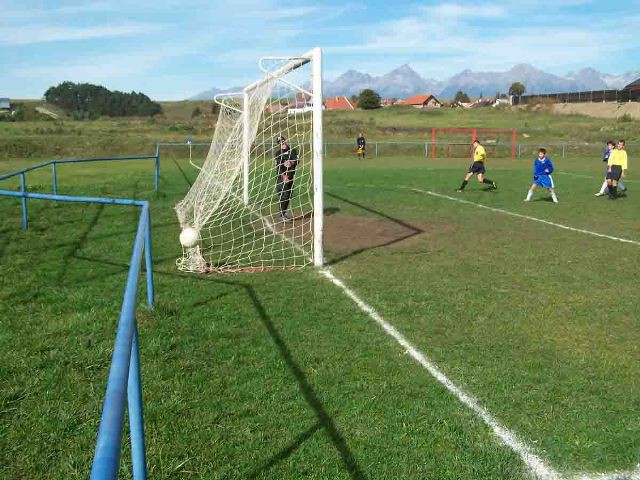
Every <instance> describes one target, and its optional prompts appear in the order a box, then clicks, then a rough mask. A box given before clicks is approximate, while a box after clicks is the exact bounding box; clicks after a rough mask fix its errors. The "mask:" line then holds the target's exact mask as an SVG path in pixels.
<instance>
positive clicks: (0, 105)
mask: <svg viewBox="0 0 640 480" xmlns="http://www.w3.org/2000/svg"><path fill="white" fill-rule="evenodd" d="M0 112H11V102H10V101H9V99H8V98H0Z"/></svg>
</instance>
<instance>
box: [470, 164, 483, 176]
mask: <svg viewBox="0 0 640 480" xmlns="http://www.w3.org/2000/svg"><path fill="white" fill-rule="evenodd" d="M469 173H484V162H473V163H472V164H471V166H470V167H469Z"/></svg>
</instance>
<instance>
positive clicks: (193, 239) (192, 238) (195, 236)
mask: <svg viewBox="0 0 640 480" xmlns="http://www.w3.org/2000/svg"><path fill="white" fill-rule="evenodd" d="M199 241H200V234H199V233H198V231H197V230H196V229H195V228H192V227H187V228H185V229H184V230H182V232H180V244H181V245H182V246H183V247H185V248H192V247H195V246H196V245H197V244H198V242H199Z"/></svg>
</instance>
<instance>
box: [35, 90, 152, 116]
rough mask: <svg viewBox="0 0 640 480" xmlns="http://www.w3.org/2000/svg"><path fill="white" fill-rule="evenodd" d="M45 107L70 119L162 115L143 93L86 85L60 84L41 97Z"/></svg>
mask: <svg viewBox="0 0 640 480" xmlns="http://www.w3.org/2000/svg"><path fill="white" fill-rule="evenodd" d="M44 98H45V100H46V101H47V102H48V103H51V104H53V105H56V106H58V107H60V108H62V109H63V110H65V111H66V112H67V113H69V114H70V115H71V116H72V117H73V118H74V119H95V118H98V117H101V116H108V117H129V116H140V117H148V116H153V115H156V114H158V113H162V107H161V106H160V104H159V103H157V102H154V101H153V100H151V99H150V98H149V97H147V96H146V95H145V94H144V93H140V92H131V93H124V92H119V91H113V92H112V91H111V90H109V89H107V88H105V87H102V86H100V85H92V84H90V83H73V82H63V83H61V84H59V85H57V86H55V87H50V88H49V89H47V91H46V92H45V94H44Z"/></svg>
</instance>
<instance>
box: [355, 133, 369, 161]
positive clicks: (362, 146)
mask: <svg viewBox="0 0 640 480" xmlns="http://www.w3.org/2000/svg"><path fill="white" fill-rule="evenodd" d="M366 150H367V141H366V140H365V139H364V134H363V133H360V135H358V138H356V155H358V158H360V157H362V159H363V160H364V156H365V154H366Z"/></svg>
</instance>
